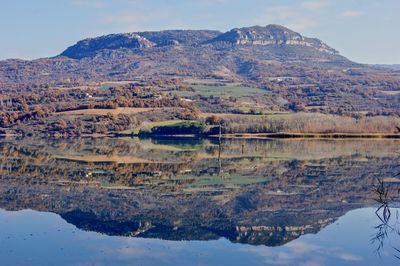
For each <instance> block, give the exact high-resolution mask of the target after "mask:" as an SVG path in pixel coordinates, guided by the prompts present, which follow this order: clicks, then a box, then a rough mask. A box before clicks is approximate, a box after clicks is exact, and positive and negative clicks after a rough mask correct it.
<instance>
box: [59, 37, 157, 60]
mask: <svg viewBox="0 0 400 266" xmlns="http://www.w3.org/2000/svg"><path fill="white" fill-rule="evenodd" d="M153 46H155V43H153V42H151V41H149V40H147V39H146V38H144V37H142V36H139V35H138V34H136V33H124V34H111V35H106V36H101V37H97V38H89V39H85V40H82V41H79V42H78V43H77V44H75V45H73V46H71V47H69V48H68V49H67V50H65V51H64V52H63V53H62V54H61V55H62V56H66V57H71V58H75V59H80V58H84V57H87V56H91V55H94V54H95V53H96V52H98V51H100V50H104V49H109V50H116V49H120V48H130V49H140V48H150V47H153Z"/></svg>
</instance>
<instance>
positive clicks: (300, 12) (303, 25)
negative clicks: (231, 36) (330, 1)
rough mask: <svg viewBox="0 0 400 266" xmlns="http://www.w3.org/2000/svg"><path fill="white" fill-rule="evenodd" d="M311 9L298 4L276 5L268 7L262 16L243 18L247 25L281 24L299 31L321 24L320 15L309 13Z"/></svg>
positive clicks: (243, 22)
mask: <svg viewBox="0 0 400 266" xmlns="http://www.w3.org/2000/svg"><path fill="white" fill-rule="evenodd" d="M307 13H309V10H306V9H304V8H298V7H296V6H275V7H270V8H267V9H266V10H265V11H264V13H262V14H261V15H260V16H258V17H255V18H252V19H247V20H242V21H241V22H242V24H246V25H255V24H257V25H267V24H281V25H285V26H287V27H289V28H291V29H294V30H297V31H303V30H306V29H309V28H313V27H316V26H318V25H319V21H318V19H317V17H318V16H310V15H307Z"/></svg>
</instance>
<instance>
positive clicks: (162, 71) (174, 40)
mask: <svg viewBox="0 0 400 266" xmlns="http://www.w3.org/2000/svg"><path fill="white" fill-rule="evenodd" d="M350 41H351V40H349V42H350ZM394 69H397V67H391V68H387V67H375V66H370V65H363V64H358V63H355V62H353V61H351V60H349V59H347V58H345V57H343V56H342V55H340V53H339V52H338V51H337V50H335V49H334V48H332V47H330V46H329V45H328V44H326V43H324V42H323V41H321V40H319V39H316V38H309V37H306V36H303V35H301V34H300V33H297V32H295V31H293V30H290V29H288V28H285V27H283V26H279V25H268V26H265V27H262V26H253V27H246V28H236V29H232V30H230V31H228V32H225V33H222V32H219V31H213V30H167V31H154V32H135V33H123V34H111V35H106V36H100V37H96V38H89V39H85V40H82V41H79V42H77V43H76V44H75V45H72V46H71V47H69V48H67V49H66V50H65V51H63V52H62V53H61V54H60V55H58V56H55V57H53V58H43V59H37V60H32V61H26V60H4V61H0V89H3V90H4V89H6V90H10V89H14V90H15V89H18V90H20V89H21V88H29V87H38V86H39V87H40V86H53V85H57V84H58V85H59V84H64V85H65V84H66V85H68V84H81V85H82V84H85V83H87V82H108V81H127V80H134V79H137V78H138V77H139V78H140V79H142V80H149V79H154V78H155V77H157V78H173V77H179V78H199V79H204V78H207V79H210V78H214V79H224V80H228V81H233V82H240V83H242V84H248V85H249V84H251V85H252V86H257V87H260V88H265V89H267V90H268V91H272V92H274V93H273V94H269V95H266V96H265V97H270V98H271V99H277V101H279V102H290V103H293V104H294V105H296V106H298V105H299V104H298V103H299V102H302V103H304V104H306V105H307V106H311V107H312V106H314V107H315V106H317V108H320V109H321V108H322V109H327V108H329V107H331V106H332V105H334V106H335V110H336V111H337V112H339V113H340V112H341V110H339V109H343V110H352V111H371V110H373V111H374V112H375V113H380V112H383V113H392V112H393V111H395V112H398V109H399V108H398V106H399V101H400V99H399V97H400V94H399V93H397V91H398V90H400V77H399V73H398V72H395V71H394ZM386 91H388V92H387V93H386ZM314 107H313V108H314ZM294 109H297V107H296V108H294ZM314 109H315V108H314Z"/></svg>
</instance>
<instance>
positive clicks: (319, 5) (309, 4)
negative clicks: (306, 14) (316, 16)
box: [301, 0, 329, 10]
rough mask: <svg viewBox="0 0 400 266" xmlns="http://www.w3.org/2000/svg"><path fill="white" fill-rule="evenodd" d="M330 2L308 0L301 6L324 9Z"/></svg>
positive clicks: (310, 8)
mask: <svg viewBox="0 0 400 266" xmlns="http://www.w3.org/2000/svg"><path fill="white" fill-rule="evenodd" d="M328 4H329V2H328V1H324V0H320V1H307V2H303V3H302V4H301V6H302V7H303V8H305V9H308V10H320V9H323V8H324V7H326V6H328Z"/></svg>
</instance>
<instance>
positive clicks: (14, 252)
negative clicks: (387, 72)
mask: <svg viewBox="0 0 400 266" xmlns="http://www.w3.org/2000/svg"><path fill="white" fill-rule="evenodd" d="M399 151H400V142H399V141H395V140H393V141H392V140H349V141H347V140H346V141H344V140H343V141H318V140H284V141H283V140H225V141H223V142H222V143H221V145H219V143H218V142H214V141H210V140H185V139H173V140H171V139H79V140H54V139H53V140H51V139H48V140H46V139H3V140H0V209H1V210H0V265H310V266H311V265H400V217H399V215H400V214H399V213H400V209H399V207H400V204H399V202H400V201H399V200H398V199H399V193H398V191H399V189H400V177H399V176H397V174H398V173H400V164H399V162H400V160H399ZM379 191H380V193H379ZM382 204H383V207H382V208H381V209H378V208H379V207H380V206H381V205H382Z"/></svg>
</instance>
